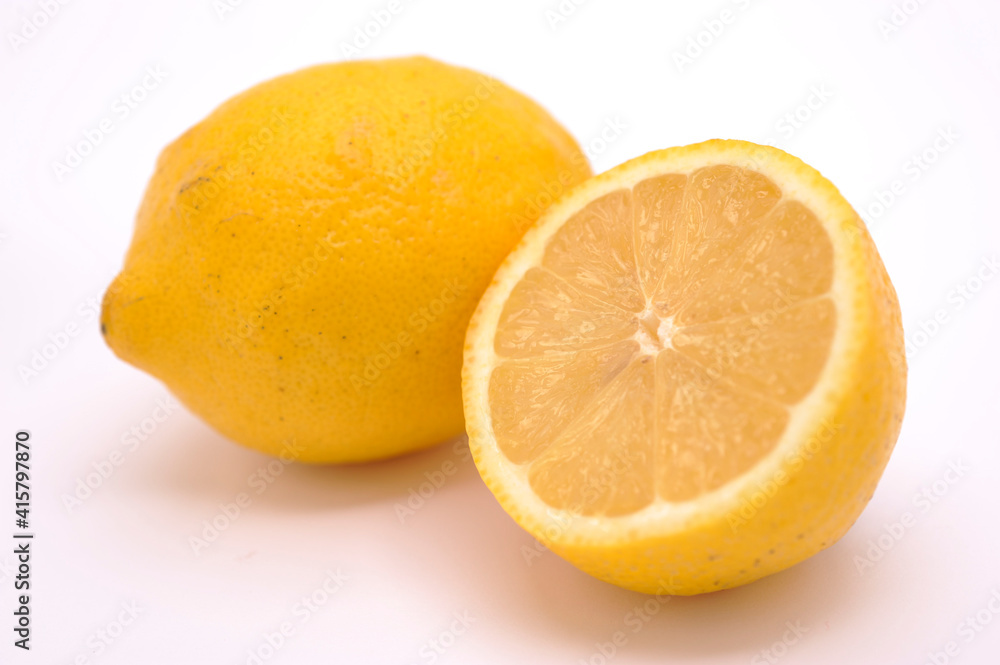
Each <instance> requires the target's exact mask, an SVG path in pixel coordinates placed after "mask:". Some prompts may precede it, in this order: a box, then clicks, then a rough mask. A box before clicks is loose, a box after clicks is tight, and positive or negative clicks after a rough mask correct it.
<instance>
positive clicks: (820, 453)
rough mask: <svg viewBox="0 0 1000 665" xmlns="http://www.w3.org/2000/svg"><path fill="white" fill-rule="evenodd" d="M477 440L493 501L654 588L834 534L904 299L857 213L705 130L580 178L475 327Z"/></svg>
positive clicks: (729, 580)
mask: <svg viewBox="0 0 1000 665" xmlns="http://www.w3.org/2000/svg"><path fill="white" fill-rule="evenodd" d="M463 372H464V398H465V414H466V422H467V427H468V431H469V437H470V443H471V447H472V452H473V455H474V458H475V461H476V464H477V466H478V468H479V471H480V473H481V474H482V476H483V478H484V480H485V481H486V483H487V485H488V486H489V488H490V489H491V490H492V491H493V493H494V494H495V495H496V498H497V499H498V501H499V502H500V504H501V505H502V506H503V508H504V509H505V510H506V511H507V512H508V513H510V515H512V516H513V518H514V519H515V520H516V521H517V522H518V523H520V524H521V525H522V526H523V527H524V528H525V529H527V530H528V531H529V532H530V533H531V534H532V535H534V536H535V537H536V538H537V539H538V540H539V541H540V542H541V543H543V544H544V545H546V546H548V547H549V548H550V549H552V550H553V551H555V552H556V553H558V554H559V555H561V556H562V557H564V558H565V559H566V560H568V561H570V562H571V563H573V564H575V565H576V566H578V567H579V568H581V569H583V570H584V571H586V572H588V573H590V574H592V575H594V576H596V577H598V578H600V579H603V580H606V581H608V582H611V583H614V584H617V585H620V586H622V587H626V588H629V589H634V590H637V591H642V592H647V593H670V594H696V593H702V592H707V591H714V590H718V589H725V588H729V587H735V586H738V585H741V584H746V583H748V582H751V581H753V580H756V579H758V578H760V577H763V576H765V575H768V574H771V573H774V572H776V571H780V570H782V569H785V568H787V567H789V566H791V565H793V564H795V563H797V562H800V561H802V560H803V559H805V558H807V557H809V556H811V555H813V554H815V553H816V552H818V551H820V550H822V549H823V548H825V547H829V546H830V545H831V544H833V543H834V542H835V541H836V540H837V539H838V538H840V537H841V536H842V535H843V534H844V533H845V532H846V531H847V529H848V528H849V527H850V526H851V525H852V524H853V523H854V521H855V520H856V519H857V517H858V515H859V514H860V513H861V511H862V509H863V508H864V506H865V505H866V504H867V502H868V500H869V499H870V498H871V496H872V492H873V491H874V489H875V486H876V484H877V482H878V480H879V478H880V476H881V474H882V471H883V469H884V467H885V465H886V463H887V461H888V459H889V455H890V452H891V451H892V449H893V446H894V444H895V442H896V437H897V435H898V433H899V429H900V424H901V420H902V415H903V409H904V402H905V385H906V367H905V356H904V354H903V335H902V326H901V323H900V312H899V305H898V302H897V299H896V295H895V292H894V290H893V287H892V284H891V283H890V281H889V278H888V276H887V275H886V271H885V268H884V267H883V265H882V262H881V259H880V258H879V255H878V252H877V251H876V248H875V246H874V244H873V243H872V241H871V238H870V236H869V235H868V232H867V230H866V229H865V227H864V224H863V223H862V221H861V219H860V218H859V217H858V215H857V214H856V213H855V212H854V210H852V209H851V207H850V205H849V204H848V203H847V202H846V201H845V200H844V198H843V197H842V196H841V195H840V194H839V192H838V191H837V190H836V188H834V186H833V185H832V184H830V182H829V181H827V180H826V179H824V178H823V177H822V176H821V175H820V174H819V173H817V172H816V171H815V170H813V169H812V168H810V167H809V166H807V165H805V164H803V163H802V162H801V161H799V160H798V159H796V158H794V157H791V156H790V155H787V154H785V153H784V152H782V151H780V150H777V149H774V148H769V147H764V146H758V145H754V144H752V143H746V142H742V141H709V142H706V143H701V144H697V145H692V146H687V147H683V148H674V149H668V150H663V151H659V152H653V153H650V154H647V155H645V156H644V157H640V158H638V159H635V160H633V161H630V162H628V163H626V164H623V165H621V166H619V167H617V168H614V169H612V170H611V171H608V172H607V173H604V174H602V175H600V176H597V177H596V178H593V179H591V180H589V181H587V182H585V183H584V184H582V185H580V186H578V187H576V188H575V189H574V190H573V191H572V192H570V193H569V194H568V195H567V196H566V197H564V198H563V199H562V200H561V201H560V202H558V203H557V204H556V205H554V206H553V207H552V208H550V209H549V210H548V212H546V213H545V214H544V215H543V217H542V218H541V219H540V220H539V221H538V223H537V224H536V225H535V226H534V227H533V228H532V229H531V230H530V231H529V232H528V233H527V234H526V235H525V237H524V238H523V239H522V241H521V243H520V244H519V246H518V247H517V248H516V249H515V250H514V252H513V253H512V254H511V255H510V256H509V257H508V258H507V259H506V260H505V261H504V263H503V264H502V265H501V267H500V269H499V270H498V272H497V273H496V276H495V277H494V281H493V283H492V285H491V286H490V287H489V289H488V290H487V291H486V293H485V294H484V296H483V298H482V300H481V302H480V303H479V306H478V309H477V311H476V313H475V315H474V316H473V319H472V322H471V324H470V326H469V331H468V334H467V340H466V352H465V365H464V370H463Z"/></svg>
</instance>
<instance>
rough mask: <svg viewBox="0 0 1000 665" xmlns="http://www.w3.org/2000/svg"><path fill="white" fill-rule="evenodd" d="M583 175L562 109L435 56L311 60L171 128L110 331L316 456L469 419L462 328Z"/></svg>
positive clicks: (220, 408) (143, 361)
mask: <svg viewBox="0 0 1000 665" xmlns="http://www.w3.org/2000/svg"><path fill="white" fill-rule="evenodd" d="M589 175H590V168H589V165H588V163H587V160H586V158H585V157H584V156H583V155H582V153H581V152H580V150H579V147H578V146H577V144H576V143H575V141H574V140H573V139H572V138H571V137H570V136H569V135H568V134H567V132H566V131H565V130H564V129H563V128H562V127H561V126H560V125H559V124H558V123H557V122H556V121H554V120H553V119H552V118H551V116H549V114H548V113H547V112H546V111H545V110H544V109H542V108H541V107H539V106H538V105H537V104H535V103H534V102H533V101H531V100H530V99H528V98H526V97H525V96H524V95H522V94H520V93H518V92H516V91H514V90H512V89H510V88H509V87H507V86H506V85H504V84H502V83H500V82H499V81H497V80H495V79H493V78H490V77H488V76H485V75H483V74H479V73H477V72H474V71H470V70H468V69H463V68H459V67H454V66H450V65H447V64H442V63H440V62H436V61H434V60H430V59H427V58H421V57H417V58H403V59H391V60H382V61H356V62H351V63H341V64H330V65H322V66H317V67H312V68H309V69H304V70H302V71H299V72H295V73H292V74H289V75H286V76H281V77H279V78H276V79H274V80H271V81H268V82H265V83H262V84H260V85H258V86H256V87H254V88H251V89H250V90H247V91H246V92H243V93H242V94H240V95H237V96H236V97H234V98H233V99H230V100H229V101H227V102H226V103H224V104H223V105H222V106H220V107H219V108H218V109H216V110H215V111H214V112H213V113H212V114H211V115H209V116H208V117H207V118H206V119H204V120H203V121H202V122H200V123H199V124H197V125H195V126H194V127H193V128H191V129H190V130H189V131H187V132H186V133H185V134H184V135H183V136H181V137H180V138H179V139H177V140H176V141H175V142H174V143H172V144H171V145H169V146H168V147H167V148H166V149H165V150H164V151H163V153H162V154H161V155H160V158H159V160H158V162H157V164H156V171H155V173H154V175H153V177H152V180H151V182H150V183H149V186H148V189H147V191H146V194H145V198H144V199H143V202H142V205H141V207H140V209H139V212H138V216H137V219H136V224H135V233H134V237H133V239H132V244H131V246H130V248H129V250H128V253H127V256H126V258H125V264H124V268H123V269H122V272H121V274H120V275H119V276H118V278H117V279H116V280H115V282H114V283H113V284H112V285H111V287H110V288H109V290H108V292H107V294H106V296H105V300H104V305H103V313H102V319H101V321H102V329H103V331H104V333H105V338H106V340H107V343H108V344H109V345H110V347H111V348H112V349H113V350H114V352H115V353H116V354H117V355H118V356H119V357H120V358H122V359H123V360H125V361H127V362H129V363H131V364H133V365H135V366H136V367H138V368H140V369H142V370H145V371H146V372H149V373H150V374H152V375H154V376H156V377H158V378H159V379H161V380H162V381H163V382H164V383H166V385H167V386H168V387H169V388H170V389H171V390H172V391H173V392H174V393H175V394H176V395H177V396H178V397H179V398H180V399H181V400H182V401H183V402H184V404H186V405H187V406H188V407H189V408H190V409H191V410H192V411H194V412H195V413H197V414H198V415H200V416H201V417H202V418H203V419H204V420H205V421H206V422H208V423H209V424H211V425H212V426H213V427H215V428H216V429H217V430H218V431H219V432H221V433H222V434H224V435H225V436H227V437H229V438H231V439H233V440H234V441H238V442H240V443H242V444H245V445H247V446H250V447H253V448H256V449H258V450H261V451H265V452H268V453H271V454H286V455H287V454H290V453H289V451H292V452H293V453H294V454H295V455H296V456H297V457H298V458H299V459H301V460H304V461H309V462H350V461H361V460H369V459H375V458H383V457H387V456H391V455H396V454H399V453H403V452H406V451H410V450H415V449H418V448H422V447H426V446H429V445H432V444H434V443H437V442H440V441H442V440H445V439H447V438H449V437H452V436H455V435H458V434H460V433H461V432H462V430H463V416H462V402H461V364H462V343H463V337H464V332H465V328H466V325H467V323H468V320H469V317H470V316H471V314H472V311H473V310H474V308H475V303H476V301H477V300H478V297H479V296H480V295H481V293H482V291H483V290H484V289H485V288H486V286H487V285H488V283H489V280H490V277H491V275H492V274H493V272H494V271H495V270H496V268H497V266H498V265H499V263H500V262H501V261H502V260H503V258H504V256H506V255H507V253H508V252H509V251H510V250H511V248H512V247H513V246H514V245H515V244H516V243H517V241H518V239H519V238H520V236H521V235H522V234H523V232H524V231H525V230H526V229H527V228H528V226H530V224H531V223H532V222H533V221H534V220H535V219H536V218H537V216H538V215H539V214H540V212H541V211H542V210H543V209H544V208H545V207H546V205H547V204H548V203H549V202H551V200H552V198H553V197H554V196H557V195H558V194H559V193H560V192H561V191H562V190H564V189H567V188H568V187H569V186H571V185H574V184H576V183H578V182H580V181H581V180H583V179H585V178H586V177H588V176H589Z"/></svg>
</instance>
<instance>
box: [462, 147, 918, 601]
mask: <svg viewBox="0 0 1000 665" xmlns="http://www.w3.org/2000/svg"><path fill="white" fill-rule="evenodd" d="M702 159H704V160H705V163H706V164H708V163H716V162H715V160H719V162H721V163H741V164H742V165H743V166H747V167H750V168H760V170H762V172H764V173H765V174H766V175H770V176H773V175H774V174H775V173H781V174H787V175H788V179H789V181H790V182H795V183H796V185H797V187H798V188H799V189H800V190H802V191H808V192H810V194H811V195H812V196H813V201H810V203H813V204H819V205H821V207H822V211H820V210H815V207H814V211H815V212H817V214H819V215H820V217H821V218H822V219H823V221H824V224H825V226H826V228H827V230H828V231H829V232H830V233H831V236H832V239H833V241H834V247H835V252H836V258H835V262H836V270H837V271H840V272H841V275H840V276H839V278H840V285H841V287H842V288H843V289H844V292H843V294H842V299H841V302H840V303H839V306H838V317H839V320H840V322H841V323H840V325H841V326H842V327H844V329H845V330H849V331H850V332H849V334H847V335H845V337H846V339H843V340H842V341H841V346H840V347H839V348H838V350H837V357H836V359H832V360H831V361H829V362H828V367H827V369H826V370H825V371H826V373H827V379H825V380H824V387H823V389H822V390H821V391H820V392H821V394H818V395H816V396H815V397H816V398H817V399H816V404H815V405H814V407H813V409H812V411H811V415H810V419H809V422H810V423H811V426H809V427H806V428H803V429H801V431H799V432H797V436H796V437H795V439H796V440H792V441H786V445H785V447H784V448H783V449H782V451H780V452H776V453H775V454H776V455H777V457H775V458H774V459H772V460H771V462H772V463H771V464H762V465H761V467H762V468H761V469H759V470H758V473H756V474H751V475H753V477H752V478H743V479H737V480H736V481H734V482H733V483H732V485H733V487H728V488H724V490H725V493H724V496H723V497H722V498H716V499H714V500H713V501H712V502H711V504H710V505H709V506H707V507H706V508H704V509H700V510H696V511H693V512H692V513H690V514H688V515H686V516H685V517H684V518H683V519H681V520H677V521H672V522H671V523H670V524H669V525H668V526H662V525H659V524H657V523H656V522H655V520H650V521H648V522H646V523H643V522H639V523H636V522H631V523H628V524H627V525H622V524H618V523H617V521H616V519H607V520H604V521H600V520H586V519H582V520H577V519H574V518H573V517H572V516H566V515H560V514H559V511H555V510H552V509H546V508H545V507H544V506H539V505H538V503H537V501H534V500H528V499H526V498H525V497H526V496H528V495H529V491H528V490H527V489H526V488H525V487H523V486H522V487H517V486H516V483H514V482H512V480H511V476H510V475H509V474H507V473H506V472H505V471H503V470H502V469H501V467H502V463H498V460H500V457H499V453H498V449H497V446H496V443H495V440H494V439H493V434H492V430H491V424H490V417H489V412H488V400H487V393H488V373H487V372H486V371H485V370H484V366H485V365H488V362H489V361H488V359H489V358H490V356H491V353H490V351H489V349H490V348H491V346H492V343H493V333H494V331H495V323H496V316H495V312H496V311H497V308H498V307H502V305H503V302H504V301H505V300H506V297H507V295H508V294H509V291H510V288H511V286H512V283H513V281H514V278H513V277H511V276H510V273H515V274H517V273H518V272H519V270H518V268H517V267H518V266H520V265H524V263H525V261H527V260H529V259H527V258H526V256H527V255H528V254H530V253H531V251H533V250H531V248H532V247H533V246H535V245H538V244H539V240H540V239H543V238H544V237H546V235H547V234H548V233H550V232H551V228H552V227H556V228H557V227H558V226H559V225H560V224H561V222H562V220H563V219H565V217H566V216H567V215H568V212H567V211H572V210H575V209H578V208H579V206H580V205H582V204H583V203H584V202H586V201H587V200H591V199H592V198H593V197H594V196H595V195H600V194H602V193H604V192H606V191H610V190H612V189H614V188H616V187H618V186H619V185H618V184H617V183H619V182H620V181H622V180H627V179H628V178H629V174H634V173H640V174H641V173H644V172H645V173H646V174H647V175H653V174H655V173H657V172H663V171H662V170H660V169H662V166H661V165H663V164H667V165H674V164H677V165H681V166H683V165H685V164H695V165H697V162H698V161H699V160H702ZM682 170H683V169H682ZM547 227H548V229H547ZM534 251H537V250H534ZM844 275H846V278H844ZM463 393H464V399H465V411H466V423H467V429H468V433H469V440H470V447H471V450H472V454H473V458H474V459H475V461H476V465H477V467H478V469H479V471H480V474H481V475H482V476H483V479H484V481H485V482H486V484H487V486H488V487H489V488H490V490H491V491H492V492H493V493H494V495H495V496H496V498H497V500H498V501H499V503H500V504H501V506H502V507H503V508H504V509H505V510H506V511H507V512H508V513H509V514H510V515H511V516H512V517H513V518H514V520H515V521H517V522H518V523H519V524H520V525H521V526H522V527H523V528H525V529H526V530H527V531H528V532H530V533H531V534H532V535H533V536H534V537H535V538H537V539H538V540H539V541H540V542H541V543H543V544H545V545H546V546H547V547H548V548H549V549H551V550H552V551H553V552H555V553H557V554H558V555H560V556H561V557H563V558H564V559H566V560H567V561H569V562H570V563H572V564H574V565H575V566H577V567H579V568H580V569H582V570H584V571H586V572H587V573H590V574H591V575H593V576H595V577H597V578H599V579H602V580H605V581H607V582H610V583H612V584H616V585H618V586H621V587H624V588H627V589H632V590H635V591H639V592H644V593H650V594H653V593H655V594H671V595H693V594H699V593H705V592H710V591H718V590H721V589H727V588H732V587H737V586H740V585H743V584H747V583H749V582H753V581H755V580H757V579H760V578H761V577H764V576H766V575H770V574H772V573H775V572H778V571H781V570H784V569H786V568H788V567H790V566H792V565H794V564H796V563H799V562H801V561H803V560H804V559H806V558H808V557H810V556H812V555H814V554H816V553H817V552H819V551H821V550H823V549H825V548H826V547H829V546H830V545H832V544H833V543H835V542H836V541H837V540H838V539H839V538H840V537H841V536H843V535H844V534H845V533H846V532H847V530H848V529H849V528H850V527H851V526H852V525H853V524H854V522H855V521H856V520H857V518H858V516H859V515H860V514H861V512H862V511H863V509H864V507H865V506H866V505H867V503H868V501H869V500H870V499H871V497H872V494H873V492H874V491H875V487H876V485H877V484H878V481H879V479H880V478H881V476H882V472H883V471H884V469H885V466H886V464H887V463H888V461H889V457H890V454H891V452H892V450H893V447H894V446H895V443H896V440H897V437H898V435H899V430H900V427H901V425H902V418H903V412H904V409H905V402H906V360H905V353H904V346H903V329H902V320H901V315H900V310H899V302H898V300H897V297H896V293H895V290H894V288H893V286H892V283H891V282H890V280H889V277H888V275H887V273H886V270H885V267H884V265H883V263H882V260H881V258H880V257H879V254H878V251H877V249H876V247H875V245H874V243H873V242H872V239H871V236H870V235H869V234H868V231H867V229H866V228H865V225H864V222H863V221H862V220H861V218H860V217H859V216H858V215H857V213H856V212H855V211H854V210H853V209H852V208H851V206H850V205H849V204H848V203H847V202H846V200H844V199H843V197H842V196H841V195H840V193H839V192H838V191H837V189H836V188H835V187H834V186H833V185H832V184H831V183H830V182H829V181H828V180H826V179H825V178H823V177H822V176H821V175H820V174H819V173H818V172H817V171H815V170H814V169H812V168H811V167H809V166H808V165H806V164H804V163H803V162H801V161H800V160H798V159H797V158H795V157H792V156H790V155H787V154H786V153H784V152H782V151H780V150H777V149H774V148H769V147H766V146H757V145H755V144H751V143H747V142H743V141H722V140H714V141H707V142H704V143H701V144H695V145H691V146H685V147H682V148H671V149H667V150H661V151H657V152H653V153H649V154H647V155H644V156H642V157H639V158H637V159H634V160H632V161H630V162H627V163H625V164H622V165H620V166H618V167H616V168H614V169H612V170H610V171H608V172H606V173H603V174H601V175H599V176H596V177H595V178H592V179H591V180H588V181H587V182H585V183H583V184H582V185H580V186H578V187H577V188H575V189H574V190H573V191H571V192H570V193H568V194H567V195H566V196H565V197H564V198H563V199H561V200H560V201H559V202H557V203H556V204H555V205H554V206H552V207H551V208H550V209H549V211H547V212H546V214H545V215H543V216H542V218H541V219H540V220H539V221H538V222H537V223H536V225H535V227H534V228H533V229H531V230H530V231H529V232H528V233H527V234H526V235H525V237H524V239H523V240H522V242H521V243H520V245H519V246H518V248H516V249H515V251H514V252H513V253H512V254H511V255H510V256H509V257H508V259H507V260H506V261H505V262H504V263H503V264H502V265H501V267H500V269H499V270H498V272H497V275H496V276H495V278H494V281H493V282H492V283H491V286H490V288H489V289H487V291H486V293H485V294H484V296H483V299H482V300H481V302H480V304H479V307H478V309H477V311H476V313H475V315H474V316H473V318H472V321H471V322H470V326H469V331H468V333H467V337H466V350H465V364H464V366H463ZM769 482H773V483H774V484H773V485H769V484H768V483H769ZM581 523H582V524H583V526H582V527H581V526H580V524H581Z"/></svg>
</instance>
